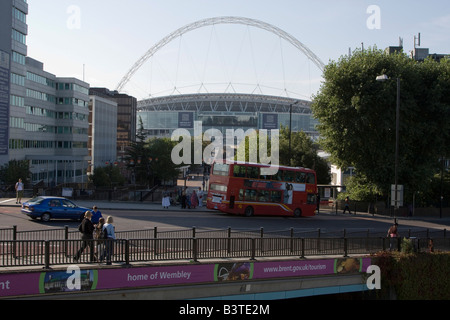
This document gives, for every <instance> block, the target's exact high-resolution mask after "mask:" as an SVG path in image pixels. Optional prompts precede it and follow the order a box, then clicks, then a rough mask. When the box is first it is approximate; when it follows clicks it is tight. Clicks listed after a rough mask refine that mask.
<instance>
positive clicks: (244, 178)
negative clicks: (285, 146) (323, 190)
mask: <svg viewBox="0 0 450 320" xmlns="http://www.w3.org/2000/svg"><path fill="white" fill-rule="evenodd" d="M263 167H269V166H268V165H262V164H257V163H244V162H233V163H227V162H215V163H214V164H213V166H212V168H211V175H210V182H209V191H208V197H207V207H208V208H209V209H217V210H220V211H222V212H226V213H230V214H238V215H245V216H248V217H250V216H253V215H283V216H294V217H301V216H303V217H305V216H313V215H315V210H316V207H317V203H316V195H317V180H316V173H315V171H314V170H311V169H306V168H293V167H284V166H280V167H279V170H278V172H277V173H276V174H274V175H263V174H261V173H262V171H261V168H263Z"/></svg>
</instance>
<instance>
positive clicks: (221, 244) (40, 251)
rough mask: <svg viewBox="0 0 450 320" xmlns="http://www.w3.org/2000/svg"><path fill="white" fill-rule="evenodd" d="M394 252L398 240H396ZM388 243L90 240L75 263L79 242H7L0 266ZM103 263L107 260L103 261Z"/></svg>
mask: <svg viewBox="0 0 450 320" xmlns="http://www.w3.org/2000/svg"><path fill="white" fill-rule="evenodd" d="M395 240H396V243H395V245H394V250H399V249H400V242H401V239H400V238H397V239H395ZM429 240H430V239H419V238H417V239H415V242H416V243H415V245H416V250H417V251H423V250H424V248H426V250H427V249H428V247H427V245H428V243H429ZM389 241H390V239H387V238H384V237H382V238H375V237H374V238H367V237H362V238H357V237H351V238H296V237H291V238H245V237H240V238H153V239H148V238H147V239H118V240H106V241H105V240H103V241H102V242H98V241H96V240H88V241H86V242H87V247H86V249H85V250H84V252H83V253H82V254H81V255H80V256H79V258H78V259H77V260H74V256H75V255H76V253H77V252H78V250H79V249H80V248H81V246H82V244H83V242H84V241H83V240H11V241H0V267H11V266H44V268H49V267H50V266H55V265H67V264H74V263H77V264H80V263H81V264H90V263H98V262H100V261H99V258H100V256H101V255H102V253H105V250H106V247H107V245H106V244H107V243H108V244H109V245H111V247H112V248H113V249H112V251H111V252H112V255H111V262H114V263H123V264H127V265H128V264H130V263H132V262H149V261H168V260H187V261H194V262H197V261H199V260H200V259H221V258H245V259H250V260H255V259H256V258H261V257H297V258H305V257H307V256H327V255H333V256H344V257H346V256H348V255H349V254H370V253H375V252H379V251H385V250H389V249H390V243H389ZM433 244H434V250H436V251H437V250H439V251H450V239H449V238H433ZM103 262H105V261H103Z"/></svg>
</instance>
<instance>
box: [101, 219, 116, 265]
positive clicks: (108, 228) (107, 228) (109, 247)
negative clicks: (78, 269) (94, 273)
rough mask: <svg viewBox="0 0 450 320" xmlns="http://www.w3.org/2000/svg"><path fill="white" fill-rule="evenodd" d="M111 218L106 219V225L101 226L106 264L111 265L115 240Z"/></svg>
mask: <svg viewBox="0 0 450 320" xmlns="http://www.w3.org/2000/svg"><path fill="white" fill-rule="evenodd" d="M113 222H114V221H113V217H111V216H109V217H108V218H106V223H105V224H104V225H103V232H105V234H106V240H105V255H106V264H108V265H110V264H111V258H112V255H113V253H114V240H116V233H115V227H114V225H113V224H112V223H113Z"/></svg>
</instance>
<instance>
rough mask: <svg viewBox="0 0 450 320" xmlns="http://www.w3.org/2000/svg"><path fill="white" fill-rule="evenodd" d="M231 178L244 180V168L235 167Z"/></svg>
mask: <svg viewBox="0 0 450 320" xmlns="http://www.w3.org/2000/svg"><path fill="white" fill-rule="evenodd" d="M233 176H234V177H238V178H245V167H244V166H238V165H235V166H234V169H233Z"/></svg>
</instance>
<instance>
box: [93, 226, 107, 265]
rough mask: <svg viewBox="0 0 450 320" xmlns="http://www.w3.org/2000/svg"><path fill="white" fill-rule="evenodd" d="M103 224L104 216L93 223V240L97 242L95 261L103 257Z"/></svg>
mask: <svg viewBox="0 0 450 320" xmlns="http://www.w3.org/2000/svg"><path fill="white" fill-rule="evenodd" d="M104 224H105V218H100V219H99V220H98V223H97V224H96V225H95V230H94V240H96V243H97V246H96V248H97V261H102V260H103V259H104V258H105V244H104V242H105V241H104V237H103V225H104Z"/></svg>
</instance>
